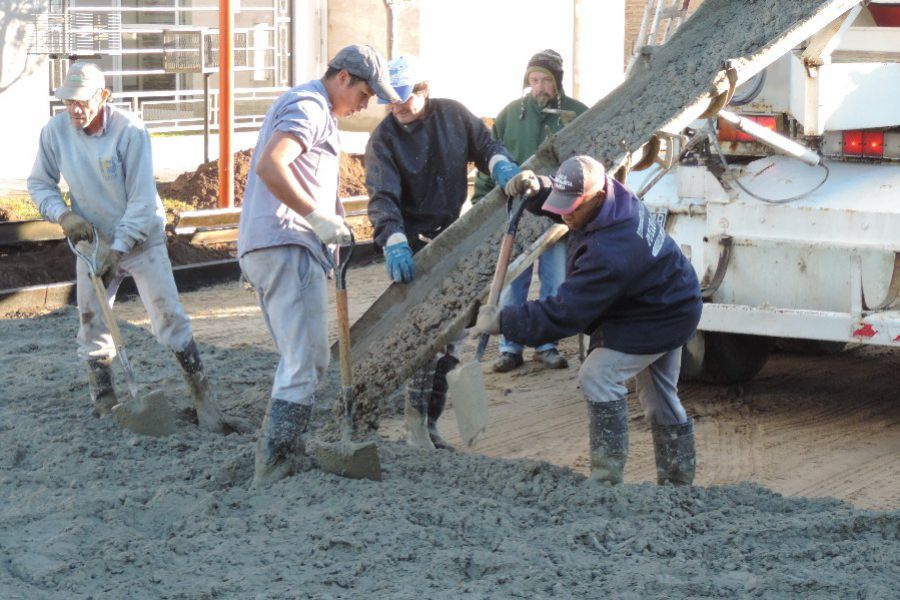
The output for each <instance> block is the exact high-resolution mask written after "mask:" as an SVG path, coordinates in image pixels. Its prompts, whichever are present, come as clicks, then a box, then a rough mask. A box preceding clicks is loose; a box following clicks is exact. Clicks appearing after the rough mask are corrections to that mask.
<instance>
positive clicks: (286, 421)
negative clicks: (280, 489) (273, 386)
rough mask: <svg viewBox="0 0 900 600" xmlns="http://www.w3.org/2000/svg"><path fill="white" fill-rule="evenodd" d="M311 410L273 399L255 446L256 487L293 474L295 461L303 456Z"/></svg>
mask: <svg viewBox="0 0 900 600" xmlns="http://www.w3.org/2000/svg"><path fill="white" fill-rule="evenodd" d="M311 412H312V407H311V406H310V405H308V404H297V403H296V402H287V401H285V400H277V399H274V398H273V399H270V400H269V406H268V407H267V408H266V416H265V417H263V423H262V431H261V432H260V435H259V442H257V444H256V465H255V467H254V472H253V487H264V486H267V485H269V484H271V483H273V482H275V481H278V480H279V479H283V478H284V477H287V476H288V475H290V474H291V471H292V470H293V461H292V458H293V457H294V456H296V455H298V454H303V452H304V451H305V445H304V441H303V433H304V432H305V431H306V427H307V426H308V425H309V416H310V413H311Z"/></svg>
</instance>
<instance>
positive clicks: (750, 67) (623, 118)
mask: <svg viewBox="0 0 900 600" xmlns="http://www.w3.org/2000/svg"><path fill="white" fill-rule="evenodd" d="M856 4H858V1H857V0H797V1H796V2H781V1H780V0H757V1H755V2H732V1H730V0H706V1H705V2H704V3H703V4H702V5H701V6H700V8H698V9H697V11H696V12H695V13H694V14H693V15H692V16H691V17H690V18H689V19H688V20H687V21H685V22H684V24H682V25H681V26H680V27H679V29H678V30H677V32H676V33H675V34H674V35H673V36H672V37H671V38H670V39H669V40H668V41H667V42H666V43H665V44H664V45H662V46H659V47H654V48H652V51H647V52H645V53H643V54H641V56H640V57H639V58H638V59H637V60H636V62H635V65H634V67H633V68H632V70H631V72H630V73H629V76H628V78H627V79H626V80H625V81H624V82H623V83H622V84H621V85H620V86H619V87H618V88H616V89H615V90H613V91H612V92H611V93H610V94H608V95H607V96H606V97H605V98H603V99H602V100H600V101H599V102H598V103H597V104H595V105H594V106H593V107H591V108H590V109H589V110H588V111H587V112H585V113H584V114H582V115H581V116H579V117H578V118H577V119H575V120H574V121H572V123H570V124H569V125H567V126H566V127H565V128H564V129H562V130H561V131H559V132H558V133H557V134H556V135H555V136H552V137H550V138H548V139H547V140H546V141H545V142H544V143H543V144H542V146H541V147H540V148H539V149H538V151H537V152H536V153H535V155H534V156H533V157H531V158H530V159H529V160H528V161H526V162H525V164H524V165H523V166H525V167H528V168H530V169H532V170H534V171H536V172H537V173H539V174H549V173H552V171H553V170H554V169H555V168H556V167H557V166H558V165H559V163H560V162H561V161H562V160H565V159H566V158H569V157H571V156H575V155H578V154H587V155H590V156H592V157H594V158H595V159H597V160H599V161H600V162H602V163H603V164H604V165H605V166H606V167H607V171H608V172H609V173H618V174H619V176H620V177H624V175H626V174H627V172H628V169H629V168H630V165H634V164H638V163H640V162H641V159H642V158H643V157H644V156H643V155H644V153H645V152H644V146H645V145H646V144H647V142H648V141H649V140H650V139H651V137H652V136H654V135H655V134H665V135H677V134H679V133H680V132H681V131H682V130H683V129H684V128H685V127H687V126H688V125H690V123H691V122H692V121H694V120H696V119H697V118H700V117H701V116H709V115H710V114H712V113H715V112H716V111H718V110H721V108H723V107H724V106H725V104H726V101H727V99H728V98H730V95H731V93H732V92H733V90H734V88H735V87H737V86H739V85H740V84H742V83H744V82H746V81H747V80H749V79H750V78H751V77H753V76H754V75H756V74H757V73H759V72H760V71H762V70H763V69H765V68H766V67H767V66H768V65H770V64H771V63H772V62H774V61H775V60H776V59H777V58H778V57H780V56H782V55H783V54H785V53H786V52H789V51H790V50H791V49H793V48H794V47H796V46H798V45H799V44H801V43H802V42H804V41H805V40H806V39H808V38H809V37H810V36H812V35H814V34H815V33H817V32H818V31H819V30H821V29H822V28H824V27H826V26H828V25H829V24H830V23H832V22H833V21H835V20H837V19H839V18H840V17H841V16H842V15H843V14H844V13H846V12H847V11H848V10H850V9H851V8H853V7H854V6H855V5H856ZM505 205H506V197H505V196H504V194H503V192H502V191H501V190H499V189H494V190H493V191H491V192H490V193H489V194H488V195H487V196H485V197H484V198H483V199H482V200H481V201H480V202H478V203H477V204H476V205H475V206H474V207H473V208H472V209H471V210H470V211H468V212H467V213H466V214H464V215H462V216H461V217H460V218H459V219H458V220H457V221H456V222H455V223H454V224H453V225H451V226H450V227H448V228H447V229H446V230H445V231H443V232H442V233H441V235H439V236H438V237H437V238H436V239H435V240H434V241H433V242H432V243H431V244H429V245H428V246H426V247H425V248H424V249H423V250H422V251H420V252H419V253H418V254H417V255H416V279H415V280H413V281H412V282H410V283H409V284H392V285H391V286H390V287H388V289H387V290H386V291H385V292H384V293H383V294H382V295H381V297H379V298H378V299H377V300H376V301H375V302H374V303H373V304H372V306H371V307H370V308H369V310H368V311H366V313H365V314H364V315H362V317H360V318H359V320H357V321H356V323H355V324H354V325H353V327H352V328H351V338H352V345H353V351H352V362H353V369H354V376H355V383H354V396H355V398H356V412H355V419H356V420H357V421H358V422H361V423H364V424H367V425H369V426H372V427H375V426H377V423H378V418H377V407H378V405H379V402H380V400H381V399H382V398H385V397H387V396H388V395H389V394H391V393H392V392H393V391H394V390H395V389H397V388H398V387H399V386H400V384H401V383H402V382H403V381H405V380H406V379H407V378H408V377H409V376H410V375H411V374H412V373H413V371H414V370H415V369H416V368H418V367H420V366H421V365H422V364H424V363H425V362H426V361H427V360H429V359H430V358H432V357H433V356H434V355H435V354H437V352H438V351H439V350H440V348H441V347H443V346H445V345H446V344H447V343H449V342H451V341H452V340H453V339H454V338H455V337H456V336H458V334H459V332H460V331H461V330H462V329H463V328H464V327H465V326H466V325H467V324H468V323H469V322H470V321H471V320H472V317H473V316H474V312H475V309H476V306H477V301H478V300H479V299H480V298H482V297H483V296H484V292H485V290H486V289H487V288H488V286H489V284H490V281H491V279H492V276H493V269H492V266H493V265H495V264H496V262H497V255H498V253H499V249H500V238H501V236H502V234H503V231H504V224H505V220H506V212H505V211H504V210H503V208H504V206H505ZM547 228H548V222H547V220H546V219H542V218H539V217H535V216H533V215H531V214H526V215H523V217H522V221H521V223H520V225H519V229H518V233H517V240H518V242H519V243H520V245H521V246H525V247H527V246H529V245H531V244H532V243H534V242H535V240H537V239H538V238H539V237H540V236H541V235H542V234H543V233H544V232H545V231H546V230H547Z"/></svg>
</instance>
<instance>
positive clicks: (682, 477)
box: [652, 418, 697, 485]
mask: <svg viewBox="0 0 900 600" xmlns="http://www.w3.org/2000/svg"><path fill="white" fill-rule="evenodd" d="M652 429H653V448H654V450H655V451H656V482H657V483H658V484H659V485H665V484H667V483H669V484H672V485H691V484H692V483H693V482H694V471H695V470H696V468H697V452H696V449H695V447H694V420H693V419H691V418H688V420H687V423H678V424H676V425H657V424H656V423H654V424H653V427H652Z"/></svg>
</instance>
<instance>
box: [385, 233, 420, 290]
mask: <svg viewBox="0 0 900 600" xmlns="http://www.w3.org/2000/svg"><path fill="white" fill-rule="evenodd" d="M384 258H385V259H386V260H387V271H388V275H390V276H391V279H393V280H394V281H396V282H397V283H409V282H410V281H412V279H413V274H414V272H415V267H416V265H415V263H414V262H413V254H412V248H410V247H409V242H407V241H406V236H405V235H403V234H402V233H395V234H392V235H391V237H389V238H388V243H387V245H386V246H385V247H384Z"/></svg>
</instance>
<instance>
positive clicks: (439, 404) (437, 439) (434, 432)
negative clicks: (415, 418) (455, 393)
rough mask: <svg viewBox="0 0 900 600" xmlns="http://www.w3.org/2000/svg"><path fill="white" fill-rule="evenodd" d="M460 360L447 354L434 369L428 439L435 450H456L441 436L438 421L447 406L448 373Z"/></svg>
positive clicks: (429, 407)
mask: <svg viewBox="0 0 900 600" xmlns="http://www.w3.org/2000/svg"><path fill="white" fill-rule="evenodd" d="M458 364H459V360H458V359H457V358H455V357H454V356H452V355H450V354H445V355H444V356H442V357H441V358H439V359H438V361H437V365H436V366H435V369H434V383H433V384H432V387H431V397H429V399H428V437H430V438H431V443H432V444H434V447H435V448H440V449H442V450H455V448H454V447H453V446H452V445H451V444H450V443H449V442H448V441H447V440H445V439H444V438H443V436H441V432H440V430H438V426H437V421H438V419H440V418H441V415H442V414H444V407H446V406H447V373H449V372H450V371H451V370H452V369H453V368H454V367H456V365H458Z"/></svg>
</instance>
